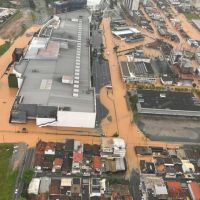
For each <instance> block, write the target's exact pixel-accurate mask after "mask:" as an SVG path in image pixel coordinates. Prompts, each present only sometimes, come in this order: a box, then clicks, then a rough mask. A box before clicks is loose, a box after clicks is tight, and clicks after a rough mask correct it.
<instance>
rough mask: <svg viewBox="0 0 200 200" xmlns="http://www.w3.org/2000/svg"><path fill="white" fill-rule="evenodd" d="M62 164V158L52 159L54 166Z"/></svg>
mask: <svg viewBox="0 0 200 200" xmlns="http://www.w3.org/2000/svg"><path fill="white" fill-rule="evenodd" d="M62 164H63V159H62V158H55V160H54V161H53V165H54V166H62Z"/></svg>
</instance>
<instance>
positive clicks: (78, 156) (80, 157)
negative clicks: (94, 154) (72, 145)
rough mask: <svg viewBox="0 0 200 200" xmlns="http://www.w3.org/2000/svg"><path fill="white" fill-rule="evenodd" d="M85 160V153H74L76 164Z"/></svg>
mask: <svg viewBox="0 0 200 200" xmlns="http://www.w3.org/2000/svg"><path fill="white" fill-rule="evenodd" d="M82 160H83V153H82V152H81V153H80V152H76V151H74V152H73V161H75V162H81V161H82Z"/></svg>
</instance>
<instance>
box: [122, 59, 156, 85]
mask: <svg viewBox="0 0 200 200" xmlns="http://www.w3.org/2000/svg"><path fill="white" fill-rule="evenodd" d="M120 69H121V75H122V79H123V80H124V81H125V82H126V83H130V82H138V83H154V82H155V80H156V77H155V76H154V71H153V69H152V67H151V63H149V62H121V63H120Z"/></svg>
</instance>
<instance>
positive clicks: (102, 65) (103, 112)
mask: <svg viewBox="0 0 200 200" xmlns="http://www.w3.org/2000/svg"><path fill="white" fill-rule="evenodd" d="M94 23H95V25H94V26H93V28H92V41H91V42H92V77H93V79H92V80H93V86H94V87H95V89H96V109H97V115H96V127H99V125H100V123H101V120H102V119H103V118H105V117H106V116H107V114H108V111H107V109H106V108H105V107H104V106H103V105H102V104H101V102H100V97H99V93H100V90H101V88H102V87H104V86H106V85H110V83H111V79H110V70H109V65H108V61H107V60H105V59H104V58H103V57H102V54H101V51H102V49H101V48H102V33H101V31H100V30H99V29H98V25H96V22H94Z"/></svg>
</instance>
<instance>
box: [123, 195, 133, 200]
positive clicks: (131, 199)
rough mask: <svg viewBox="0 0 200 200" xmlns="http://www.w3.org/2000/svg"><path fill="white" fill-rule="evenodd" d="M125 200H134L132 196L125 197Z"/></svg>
mask: <svg viewBox="0 0 200 200" xmlns="http://www.w3.org/2000/svg"><path fill="white" fill-rule="evenodd" d="M124 200H133V198H132V196H131V195H125V196H124Z"/></svg>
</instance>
